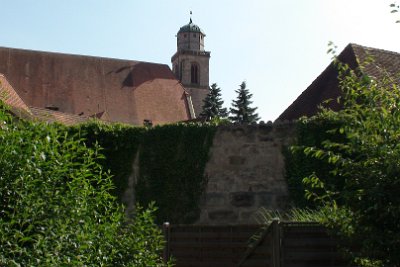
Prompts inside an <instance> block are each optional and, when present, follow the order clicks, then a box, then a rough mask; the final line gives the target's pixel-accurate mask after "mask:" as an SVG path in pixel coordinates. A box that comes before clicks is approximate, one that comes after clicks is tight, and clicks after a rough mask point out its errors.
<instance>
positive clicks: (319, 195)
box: [302, 63, 400, 266]
mask: <svg viewBox="0 0 400 267" xmlns="http://www.w3.org/2000/svg"><path fill="white" fill-rule="evenodd" d="M367 64H368V63H367ZM338 66H339V69H340V75H341V76H340V84H341V88H342V90H343V94H344V96H343V98H342V99H341V100H340V101H341V102H340V103H341V104H342V106H343V109H342V110H341V111H339V112H332V111H328V110H322V111H321V112H320V113H319V114H318V115H317V116H316V117H315V118H313V119H312V120H311V121H315V120H321V121H324V120H325V121H327V122H333V124H332V125H334V124H335V123H336V122H341V123H340V124H339V125H336V126H333V127H332V128H330V129H328V130H327V131H326V132H327V133H333V132H334V133H339V134H340V135H342V136H343V137H344V138H343V139H342V140H341V141H338V140H335V139H334V138H331V137H329V136H327V138H326V139H324V140H323V141H322V142H321V143H320V146H315V145H311V146H305V147H302V149H303V152H304V155H305V156H307V157H308V158H309V159H311V160H312V159H313V160H316V161H317V162H320V163H322V164H324V165H326V166H329V168H328V171H327V172H319V173H317V172H313V173H312V174H311V175H310V176H308V177H307V178H305V179H304V183H305V186H306V189H307V191H306V194H307V197H308V198H310V199H313V200H314V201H315V203H317V204H318V205H320V206H321V207H322V208H323V209H327V210H329V211H330V212H328V213H327V217H326V220H325V222H324V223H325V224H326V225H328V226H332V227H335V228H336V229H337V230H338V233H340V234H341V235H342V237H345V238H346V239H347V240H349V241H351V242H353V243H356V244H357V245H358V246H359V247H360V250H359V251H358V252H357V253H355V254H354V257H355V259H356V262H357V263H358V264H362V265H365V266H399V265H400V254H398V251H399V249H400V224H399V223H398V222H399V219H400V209H399V207H400V194H399V191H400V179H399V177H400V176H399V174H400V146H399V138H400V132H399V125H400V91H399V88H398V85H397V81H398V77H393V76H392V77H391V76H388V74H387V73H384V72H383V74H382V75H381V76H382V77H383V78H381V79H379V81H375V80H374V78H373V77H368V76H366V75H364V73H363V69H362V67H361V68H360V69H357V70H351V69H349V68H348V67H347V66H345V65H342V64H338ZM304 123H307V121H304ZM338 184H339V185H340V186H338Z"/></svg>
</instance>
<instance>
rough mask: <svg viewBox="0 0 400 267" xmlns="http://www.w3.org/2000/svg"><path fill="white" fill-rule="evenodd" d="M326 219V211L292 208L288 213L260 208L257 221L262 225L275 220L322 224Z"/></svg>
mask: <svg viewBox="0 0 400 267" xmlns="http://www.w3.org/2000/svg"><path fill="white" fill-rule="evenodd" d="M324 218H326V212H325V210H322V209H320V210H314V209H308V208H304V209H300V208H292V209H289V210H287V211H278V210H269V209H265V208H260V209H259V210H258V211H257V213H256V220H257V222H258V223H260V224H265V225H270V224H271V223H272V221H273V220H279V221H289V222H321V221H323V220H324Z"/></svg>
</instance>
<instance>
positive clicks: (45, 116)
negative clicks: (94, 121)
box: [30, 107, 89, 125]
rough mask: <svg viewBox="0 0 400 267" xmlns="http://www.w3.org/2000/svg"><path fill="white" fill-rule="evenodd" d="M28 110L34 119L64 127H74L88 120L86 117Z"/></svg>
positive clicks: (37, 109) (50, 111)
mask: <svg viewBox="0 0 400 267" xmlns="http://www.w3.org/2000/svg"><path fill="white" fill-rule="evenodd" d="M30 110H31V111H32V114H33V116H34V118H35V119H37V120H39V121H45V122H50V123H53V122H58V123H62V124H65V125H74V124H78V123H83V122H85V121H87V120H89V118H88V117H84V116H78V115H74V114H68V113H64V112H59V111H55V110H50V109H45V108H37V107H30Z"/></svg>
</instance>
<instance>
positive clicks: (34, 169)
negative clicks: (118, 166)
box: [0, 103, 165, 267]
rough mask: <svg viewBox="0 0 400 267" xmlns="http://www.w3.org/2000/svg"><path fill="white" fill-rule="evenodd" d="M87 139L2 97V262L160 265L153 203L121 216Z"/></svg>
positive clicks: (95, 150) (160, 242) (160, 241)
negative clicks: (15, 110) (17, 112)
mask: <svg viewBox="0 0 400 267" xmlns="http://www.w3.org/2000/svg"><path fill="white" fill-rule="evenodd" d="M107 140H108V139H107ZM85 141H87V140H83V139H82V138H81V137H79V136H77V135H76V134H72V133H69V132H68V128H67V127H65V126H62V125H58V124H46V123H37V122H26V121H23V120H18V121H15V120H13V118H12V117H10V116H9V115H8V112H7V111H6V110H5V109H3V107H2V106H1V103H0V266H143V267H145V266H165V264H164V263H163V262H162V259H161V256H160V255H161V251H162V249H163V245H164V241H163V236H162V235H161V231H160V229H159V228H158V227H157V226H156V225H155V224H154V220H153V219H154V218H153V212H154V208H153V207H152V206H151V205H150V208H149V209H146V210H143V209H141V208H140V207H139V208H137V209H136V213H135V214H134V219H133V220H130V221H129V223H127V222H128V221H127V220H126V218H125V214H124V212H123V209H122V207H121V205H117V202H116V201H115V198H114V197H113V196H112V195H111V194H110V189H111V188H112V186H113V185H112V181H111V178H110V176H109V175H108V174H107V173H105V172H104V169H103V168H102V166H101V165H100V164H98V162H101V161H102V160H104V159H103V156H102V155H101V153H100V152H99V149H98V146H96V145H93V146H92V147H91V148H89V147H88V146H87V145H86V144H85ZM104 141H105V140H104ZM87 142H89V141H87ZM110 146H112V145H111V143H110Z"/></svg>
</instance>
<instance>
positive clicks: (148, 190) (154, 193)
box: [136, 124, 216, 223]
mask: <svg viewBox="0 0 400 267" xmlns="http://www.w3.org/2000/svg"><path fill="white" fill-rule="evenodd" d="M215 129H216V127H215V126H212V125H199V124H178V125H166V126H159V127H155V128H153V129H151V130H149V131H148V132H147V133H146V135H145V136H144V139H143V144H142V147H141V151H140V178H139V181H138V184H137V187H136V195H137V199H138V200H139V201H140V203H142V204H143V205H146V204H147V203H149V202H151V201H153V200H154V201H155V202H156V204H157V206H158V207H159V213H158V217H157V219H158V222H162V221H170V222H173V223H192V222H194V221H195V220H196V219H197V218H198V216H199V213H200V208H199V201H200V196H201V194H202V192H203V190H204V186H205V184H206V177H204V168H205V165H206V163H207V160H208V152H209V148H210V146H211V143H212V139H213V136H214V132H215Z"/></svg>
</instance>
